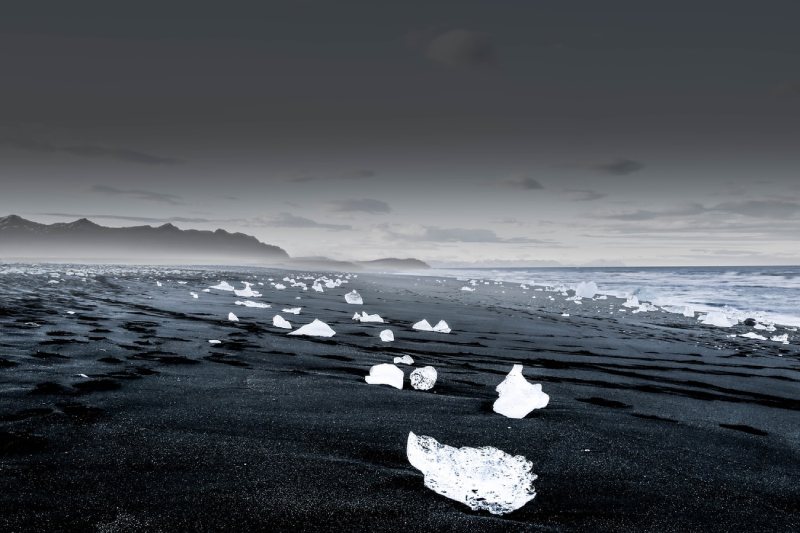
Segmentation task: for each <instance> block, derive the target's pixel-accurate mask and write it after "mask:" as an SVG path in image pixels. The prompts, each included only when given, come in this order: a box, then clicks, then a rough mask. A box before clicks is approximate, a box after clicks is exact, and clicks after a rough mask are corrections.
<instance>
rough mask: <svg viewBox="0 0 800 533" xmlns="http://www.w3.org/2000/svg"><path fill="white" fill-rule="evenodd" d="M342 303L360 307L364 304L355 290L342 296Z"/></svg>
mask: <svg viewBox="0 0 800 533" xmlns="http://www.w3.org/2000/svg"><path fill="white" fill-rule="evenodd" d="M344 301H345V302H347V303H349V304H353V305H362V304H363V303H364V300H363V299H362V298H361V295H360V294H358V291H356V290H355V289H353V290H352V291H350V292H348V293H347V294H345V295H344Z"/></svg>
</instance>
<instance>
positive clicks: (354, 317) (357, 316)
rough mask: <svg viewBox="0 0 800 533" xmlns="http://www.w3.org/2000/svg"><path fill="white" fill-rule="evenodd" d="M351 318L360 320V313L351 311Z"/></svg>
mask: <svg viewBox="0 0 800 533" xmlns="http://www.w3.org/2000/svg"><path fill="white" fill-rule="evenodd" d="M353 320H358V321H359V322H360V321H361V313H359V312H358V311H356V312H355V313H353Z"/></svg>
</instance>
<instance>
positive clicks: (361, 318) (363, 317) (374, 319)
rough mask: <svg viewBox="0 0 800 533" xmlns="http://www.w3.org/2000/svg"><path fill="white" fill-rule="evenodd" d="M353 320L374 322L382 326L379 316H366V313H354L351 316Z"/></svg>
mask: <svg viewBox="0 0 800 533" xmlns="http://www.w3.org/2000/svg"><path fill="white" fill-rule="evenodd" d="M353 320H358V321H359V322H376V323H378V324H383V319H382V318H381V315H368V314H367V313H361V314H360V315H359V314H358V313H356V314H355V315H354V316H353Z"/></svg>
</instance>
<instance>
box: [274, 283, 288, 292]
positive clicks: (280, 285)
mask: <svg viewBox="0 0 800 533" xmlns="http://www.w3.org/2000/svg"><path fill="white" fill-rule="evenodd" d="M285 288H286V285H284V284H283V283H276V284H275V290H276V291H282V290H284V289H285Z"/></svg>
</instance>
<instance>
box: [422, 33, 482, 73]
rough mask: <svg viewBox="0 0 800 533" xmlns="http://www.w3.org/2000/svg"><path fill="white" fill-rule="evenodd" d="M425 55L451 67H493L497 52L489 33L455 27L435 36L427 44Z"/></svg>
mask: <svg viewBox="0 0 800 533" xmlns="http://www.w3.org/2000/svg"><path fill="white" fill-rule="evenodd" d="M424 49H425V55H426V56H427V57H428V58H429V59H431V60H432V61H435V62H437V63H442V64H444V65H448V66H450V67H467V68H476V67H493V66H495V65H497V53H496V51H495V47H494V43H493V42H492V39H491V37H490V36H489V35H488V34H485V33H481V32H477V31H471V30H465V29H453V30H449V31H446V32H444V33H440V34H439V35H436V36H434V37H433V38H432V39H430V41H428V42H427V44H426V45H425V48H424Z"/></svg>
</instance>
